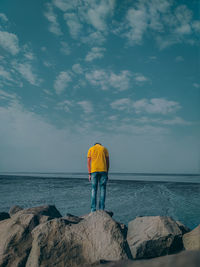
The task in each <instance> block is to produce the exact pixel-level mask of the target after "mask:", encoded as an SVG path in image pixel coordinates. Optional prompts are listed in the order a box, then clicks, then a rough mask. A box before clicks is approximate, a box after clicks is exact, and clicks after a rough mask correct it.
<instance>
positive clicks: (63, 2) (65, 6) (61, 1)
mask: <svg viewBox="0 0 200 267" xmlns="http://www.w3.org/2000/svg"><path fill="white" fill-rule="evenodd" d="M53 3H54V5H55V6H56V7H57V8H59V9H61V10H62V11H67V10H70V9H73V8H74V4H78V3H77V1H76V0H73V1H71V2H70V1H68V0H53Z"/></svg>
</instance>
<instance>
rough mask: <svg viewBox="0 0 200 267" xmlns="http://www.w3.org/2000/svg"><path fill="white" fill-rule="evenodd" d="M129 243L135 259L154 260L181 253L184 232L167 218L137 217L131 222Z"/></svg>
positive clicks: (129, 225)
mask: <svg viewBox="0 0 200 267" xmlns="http://www.w3.org/2000/svg"><path fill="white" fill-rule="evenodd" d="M127 241H128V244H129V247H130V249H131V253H132V256H133V258H135V259H142V258H153V257H158V256H162V255H165V254H170V253H174V252H177V251H180V250H181V249H182V248H183V244H182V231H181V230H180V228H179V226H178V225H177V223H176V222H175V221H174V220H173V219H172V218H170V217H167V216H146V217H137V218H136V219H135V220H133V221H131V222H129V224H128V233H127Z"/></svg>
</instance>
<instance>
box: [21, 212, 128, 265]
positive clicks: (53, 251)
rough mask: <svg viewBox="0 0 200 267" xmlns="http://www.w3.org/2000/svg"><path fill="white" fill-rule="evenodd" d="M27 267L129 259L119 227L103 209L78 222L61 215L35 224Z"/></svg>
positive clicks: (85, 263)
mask: <svg viewBox="0 0 200 267" xmlns="http://www.w3.org/2000/svg"><path fill="white" fill-rule="evenodd" d="M32 235H33V243H32V249H31V252H30V255H29V257H28V261H27V264H26V267H36V266H48V267H51V266H52V267H53V266H57V267H59V266H85V265H87V264H94V263H95V262H98V261H110V260H119V259H128V255H129V256H130V254H129V251H128V250H127V243H126V241H125V239H124V237H123V234H122V233H121V229H120V227H119V225H118V223H116V222H115V221H114V220H113V219H112V218H111V217H110V215H108V214H107V213H106V212H105V211H96V212H93V213H90V214H89V215H88V216H86V217H85V218H84V219H82V220H81V221H80V222H78V223H70V222H69V221H68V220H66V219H64V218H58V219H53V220H51V221H48V222H46V223H43V224H41V225H39V226H37V227H36V228H35V229H34V230H33V231H32Z"/></svg>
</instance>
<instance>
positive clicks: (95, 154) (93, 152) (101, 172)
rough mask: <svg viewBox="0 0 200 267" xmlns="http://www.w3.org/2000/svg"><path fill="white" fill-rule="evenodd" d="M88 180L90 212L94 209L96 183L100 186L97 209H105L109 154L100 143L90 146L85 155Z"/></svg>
mask: <svg viewBox="0 0 200 267" xmlns="http://www.w3.org/2000/svg"><path fill="white" fill-rule="evenodd" d="M87 166H88V172H89V181H91V182H92V193H91V212H94V211H96V203H97V189H98V183H99V187H100V198H99V209H100V210H104V209H105V199H106V184H107V180H108V170H109V154H108V150H107V148H105V147H104V146H102V145H101V144H100V143H96V144H94V146H92V147H90V149H89V150H88V155H87Z"/></svg>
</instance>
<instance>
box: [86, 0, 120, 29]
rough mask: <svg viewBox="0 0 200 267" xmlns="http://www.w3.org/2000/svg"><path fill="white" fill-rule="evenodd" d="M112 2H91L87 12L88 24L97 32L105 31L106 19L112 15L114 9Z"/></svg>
mask: <svg viewBox="0 0 200 267" xmlns="http://www.w3.org/2000/svg"><path fill="white" fill-rule="evenodd" d="M114 4H115V1H114V0H102V1H100V2H99V1H92V2H91V6H90V7H89V9H88V11H87V15H86V16H87V19H88V22H89V23H90V24H91V25H92V26H93V27H94V28H95V29H96V30H98V31H106V30H107V24H106V19H107V17H108V16H109V15H112V13H113V9H114Z"/></svg>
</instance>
